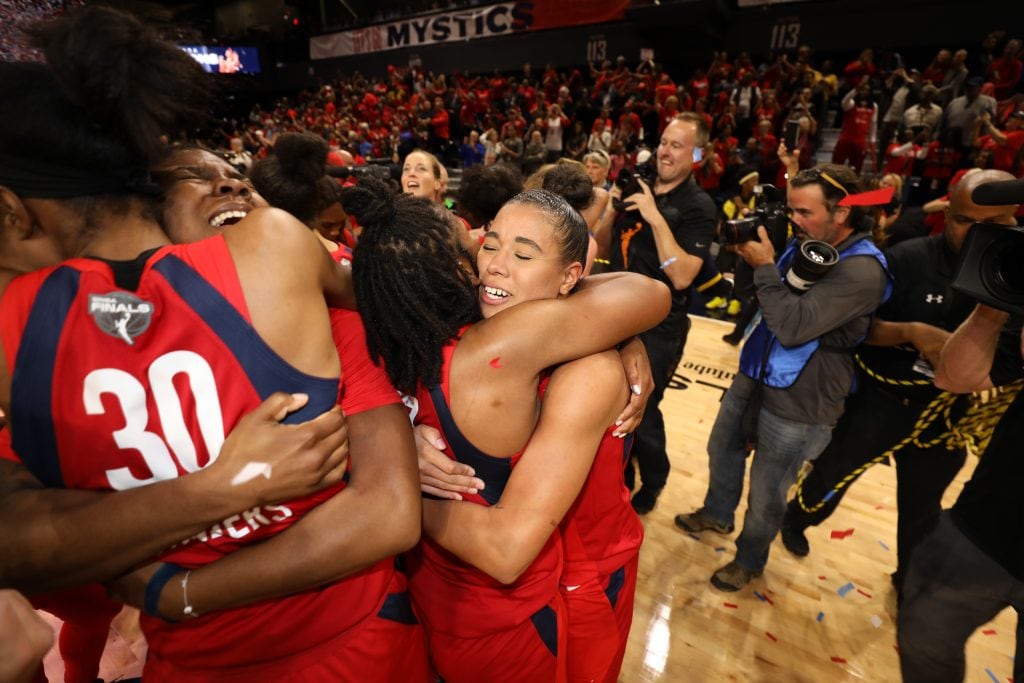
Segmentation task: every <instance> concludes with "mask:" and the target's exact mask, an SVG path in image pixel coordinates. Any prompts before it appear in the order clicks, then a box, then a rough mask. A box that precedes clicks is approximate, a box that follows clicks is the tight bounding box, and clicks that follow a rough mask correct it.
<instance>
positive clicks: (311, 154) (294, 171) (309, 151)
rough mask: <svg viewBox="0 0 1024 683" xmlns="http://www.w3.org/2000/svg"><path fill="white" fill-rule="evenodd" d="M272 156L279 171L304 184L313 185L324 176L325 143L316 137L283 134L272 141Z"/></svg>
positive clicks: (325, 162)
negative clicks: (295, 177)
mask: <svg viewBox="0 0 1024 683" xmlns="http://www.w3.org/2000/svg"><path fill="white" fill-rule="evenodd" d="M274 155H275V156H276V157H277V158H278V160H279V161H280V163H281V171H283V172H284V173H285V174H287V175H291V176H298V177H299V178H300V179H302V180H303V181H304V182H308V183H314V182H316V181H317V180H319V179H320V178H322V177H323V176H324V174H325V169H326V167H327V143H326V142H324V140H323V138H321V137H318V136H316V135H310V134H309V133H284V134H282V135H280V136H279V137H278V138H277V140H275V141H274Z"/></svg>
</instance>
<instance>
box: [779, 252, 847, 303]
mask: <svg viewBox="0 0 1024 683" xmlns="http://www.w3.org/2000/svg"><path fill="white" fill-rule="evenodd" d="M837 263H839V252H838V251H836V250H835V247H833V246H832V245H831V244H828V243H827V242H819V241H817V240H808V241H806V242H803V243H802V244H801V245H800V250H799V251H798V252H797V253H796V257H795V258H794V259H793V265H792V266H791V267H790V269H789V271H787V272H786V285H787V286H788V287H789V288H790V289H791V290H793V291H794V292H796V293H797V294H803V293H804V292H806V291H807V290H808V289H810V288H811V285H813V284H814V283H815V282H817V281H818V280H820V279H821V278H822V276H824V275H825V273H827V272H828V270H829V268H831V267H832V266H834V265H835V264H837Z"/></svg>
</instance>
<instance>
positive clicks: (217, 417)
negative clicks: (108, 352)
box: [82, 351, 224, 491]
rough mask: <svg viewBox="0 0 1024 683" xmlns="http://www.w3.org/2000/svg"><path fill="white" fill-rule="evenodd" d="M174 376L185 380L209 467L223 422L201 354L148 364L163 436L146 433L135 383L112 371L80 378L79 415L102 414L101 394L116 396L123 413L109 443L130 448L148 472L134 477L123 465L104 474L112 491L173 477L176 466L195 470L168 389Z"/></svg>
mask: <svg viewBox="0 0 1024 683" xmlns="http://www.w3.org/2000/svg"><path fill="white" fill-rule="evenodd" d="M179 374H184V375H186V376H187V377H188V382H189V388H190V389H191V390H192V395H193V396H194V397H195V402H196V420H197V421H198V423H199V433H200V434H201V435H202V438H203V442H204V444H205V445H206V451H207V453H209V454H210V462H211V463H212V462H213V461H214V460H216V459H217V455H218V454H219V453H220V447H221V446H222V445H223V444H224V420H223V418H222V416H221V410H220V398H219V396H218V395H217V384H216V381H215V380H214V377H213V370H212V369H211V368H210V365H209V363H207V362H206V360H205V359H204V358H203V357H202V356H200V355H199V354H197V353H193V352H192V351H172V352H171V353H166V354H164V355H162V356H160V357H159V358H157V359H156V360H155V361H153V363H152V364H151V365H150V366H149V387H150V389H151V390H152V392H153V402H154V403H155V404H156V409H157V413H158V415H159V417H160V425H161V428H162V431H163V437H161V436H160V435H159V434H154V433H153V432H150V431H147V430H146V426H147V425H148V424H149V410H148V408H147V407H146V405H147V400H146V398H147V397H146V387H144V386H143V385H142V383H141V382H140V381H139V380H137V379H135V377H133V376H132V375H130V374H128V373H127V372H125V371H123V370H117V369H114V368H101V369H98V370H93V371H92V372H90V373H89V374H88V375H87V376H86V378H85V386H84V387H83V391H82V398H83V400H84V401H85V412H86V413H87V414H89V415H102V414H103V413H104V412H105V411H104V409H103V402H102V400H101V397H102V396H103V394H113V395H114V396H116V397H117V400H118V402H119V403H120V404H121V410H122V412H123V413H124V419H125V425H124V427H123V428H121V429H119V430H117V431H116V432H114V434H113V436H114V442H115V443H116V444H117V446H118V448H122V449H134V450H136V451H138V452H139V453H141V454H142V459H143V460H145V462H146V466H147V467H149V470H150V472H151V473H152V476H150V477H148V478H145V479H139V478H138V477H136V476H135V475H134V474H132V473H131V470H129V469H128V468H127V467H118V468H115V469H110V470H107V478H108V480H109V481H110V486H111V488H113V489H114V490H117V491H120V490H124V489H130V488H134V487H136V486H144V485H146V484H152V483H154V482H157V481H161V480H164V479H174V478H175V477H177V476H178V465H181V467H182V469H184V470H185V471H186V472H195V471H197V470H199V469H200V467H199V459H198V456H197V454H196V445H195V443H194V442H193V441H192V435H191V434H190V433H189V431H188V427H187V426H186V425H185V416H184V411H183V409H182V406H181V399H180V398H179V396H178V392H177V390H176V389H175V388H174V378H175V376H177V375H179ZM171 451H173V452H174V457H172V456H171ZM175 459H177V462H175ZM207 464H209V463H207Z"/></svg>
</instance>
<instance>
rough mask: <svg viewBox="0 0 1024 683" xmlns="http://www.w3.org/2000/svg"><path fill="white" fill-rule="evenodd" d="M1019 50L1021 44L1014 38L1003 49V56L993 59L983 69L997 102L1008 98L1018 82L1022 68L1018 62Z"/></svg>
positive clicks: (1022, 64) (1023, 64) (1021, 64)
mask: <svg viewBox="0 0 1024 683" xmlns="http://www.w3.org/2000/svg"><path fill="white" fill-rule="evenodd" d="M1020 49H1021V42H1020V41H1019V40H1017V39H1016V38H1014V39H1013V40H1011V41H1009V42H1008V43H1007V44H1006V47H1005V48H1003V56H1002V57H999V58H998V59H993V60H992V63H991V64H989V65H988V68H987V69H985V77H986V78H987V79H988V80H989V81H991V82H992V85H993V86H994V87H995V98H996V99H997V100H1002V99H1005V98H1006V97H1008V96H1009V95H1010V93H1011V92H1012V91H1013V88H1014V86H1016V85H1017V83H1019V82H1020V76H1021V70H1022V68H1024V63H1021V61H1020V56H1019V55H1020Z"/></svg>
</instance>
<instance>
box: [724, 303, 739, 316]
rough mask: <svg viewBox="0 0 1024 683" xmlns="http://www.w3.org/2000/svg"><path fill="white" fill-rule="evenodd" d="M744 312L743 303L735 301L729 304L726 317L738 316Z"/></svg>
mask: <svg viewBox="0 0 1024 683" xmlns="http://www.w3.org/2000/svg"><path fill="white" fill-rule="evenodd" d="M742 310H743V302H741V301H740V300H739V299H733V300H732V301H730V302H729V307H728V308H727V309H725V314H726V315H731V316H737V315H739V314H740V311H742Z"/></svg>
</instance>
